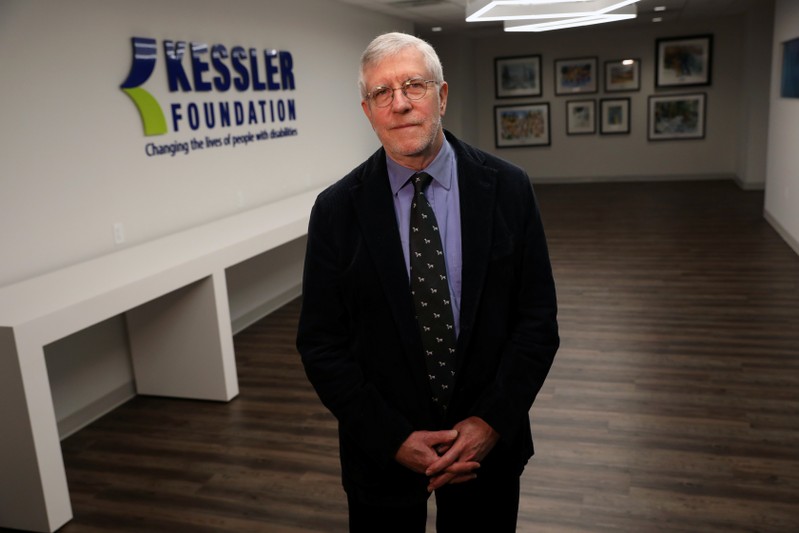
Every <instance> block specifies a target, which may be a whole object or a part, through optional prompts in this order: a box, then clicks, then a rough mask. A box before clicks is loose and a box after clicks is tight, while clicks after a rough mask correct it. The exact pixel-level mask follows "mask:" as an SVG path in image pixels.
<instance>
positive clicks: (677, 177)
mask: <svg viewBox="0 0 799 533" xmlns="http://www.w3.org/2000/svg"><path fill="white" fill-rule="evenodd" d="M707 180H734V181H736V182H738V179H737V177H736V176H735V175H733V174H666V175H648V176H643V175H635V176H570V177H562V176H561V177H552V176H549V177H547V176H541V177H534V178H531V181H532V182H533V184H555V183H563V184H567V183H611V182H630V183H634V182H650V181H707ZM739 185H740V183H739Z"/></svg>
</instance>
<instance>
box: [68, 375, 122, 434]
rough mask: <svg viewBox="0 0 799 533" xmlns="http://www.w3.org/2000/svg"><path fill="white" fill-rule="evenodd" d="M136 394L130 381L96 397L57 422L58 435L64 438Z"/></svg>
mask: <svg viewBox="0 0 799 533" xmlns="http://www.w3.org/2000/svg"><path fill="white" fill-rule="evenodd" d="M135 396H136V386H135V384H134V383H133V382H132V381H131V382H128V383H125V384H124V385H122V386H120V387H118V388H117V389H115V390H113V391H111V392H109V393H108V394H106V395H104V396H102V397H101V398H98V399H97V400H95V401H93V402H92V403H90V404H89V405H87V406H86V407H84V408H82V409H79V410H78V411H76V412H74V413H72V414H71V415H68V416H66V417H64V418H63V419H61V420H59V421H58V422H57V425H58V436H59V438H60V439H61V440H64V439H66V438H67V437H69V436H70V435H72V434H73V433H76V432H78V431H80V430H81V429H83V428H85V427H86V426H88V425H89V424H91V423H92V422H94V421H95V420H97V419H98V418H100V417H102V416H103V415H106V414H108V413H110V412H111V411H113V410H114V409H116V408H117V407H119V406H120V405H122V404H123V403H125V402H127V401H128V400H131V399H133V398H134V397H135Z"/></svg>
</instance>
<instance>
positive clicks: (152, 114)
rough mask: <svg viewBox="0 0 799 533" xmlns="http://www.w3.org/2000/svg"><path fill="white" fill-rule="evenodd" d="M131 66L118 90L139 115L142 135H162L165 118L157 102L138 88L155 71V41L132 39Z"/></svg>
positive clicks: (164, 130) (139, 38)
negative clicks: (129, 100)
mask: <svg viewBox="0 0 799 533" xmlns="http://www.w3.org/2000/svg"><path fill="white" fill-rule="evenodd" d="M132 41H133V64H132V65H131V67H130V73H129V74H128V78H127V79H126V80H125V82H124V83H123V84H122V85H121V86H120V88H121V89H122V90H123V91H124V92H125V94H127V95H128V96H129V97H130V99H131V100H133V103H134V104H135V105H136V108H137V109H138V110H139V114H140V115H141V119H142V124H143V126H144V134H145V135H147V136H151V135H163V134H164V133H166V132H167V128H166V118H165V117H164V112H163V110H162V109H161V106H160V105H159V104H158V101H157V100H156V99H155V98H153V95H151V94H150V93H149V92H147V91H146V90H144V89H142V88H141V87H140V86H141V85H142V84H144V83H145V82H146V81H147V80H148V79H150V76H151V75H152V74H153V70H154V69H155V62H156V58H157V46H156V42H155V39H150V38H146V37H133V39H132Z"/></svg>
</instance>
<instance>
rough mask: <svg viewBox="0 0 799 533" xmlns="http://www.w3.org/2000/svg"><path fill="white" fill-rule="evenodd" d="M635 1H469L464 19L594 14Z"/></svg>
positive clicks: (479, 19) (552, 17)
mask: <svg viewBox="0 0 799 533" xmlns="http://www.w3.org/2000/svg"><path fill="white" fill-rule="evenodd" d="M638 1H639V0H557V1H552V0H548V1H544V0H469V2H468V4H467V6H466V21H467V22H479V21H497V20H505V21H507V20H531V19H565V18H581V17H598V16H600V15H604V14H609V13H611V12H614V11H616V10H618V9H622V8H624V7H626V6H629V5H632V4H635V3H636V2H638Z"/></svg>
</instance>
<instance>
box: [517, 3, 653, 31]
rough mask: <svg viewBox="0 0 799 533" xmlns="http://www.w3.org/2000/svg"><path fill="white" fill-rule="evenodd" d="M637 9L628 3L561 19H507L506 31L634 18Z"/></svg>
mask: <svg viewBox="0 0 799 533" xmlns="http://www.w3.org/2000/svg"><path fill="white" fill-rule="evenodd" d="M637 11H638V10H637V9H636V7H635V6H634V5H628V6H625V7H623V8H622V9H619V10H618V11H615V12H613V13H601V14H598V15H589V16H584V17H562V18H559V19H547V20H544V21H535V22H533V21H530V20H526V21H524V20H517V21H513V20H506V21H505V31H508V32H510V31H537V32H538V31H552V30H563V29H566V28H578V27H581V26H592V25H594V24H604V23H606V22H617V21H620V20H629V19H634V18H635V17H636V16H637Z"/></svg>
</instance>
